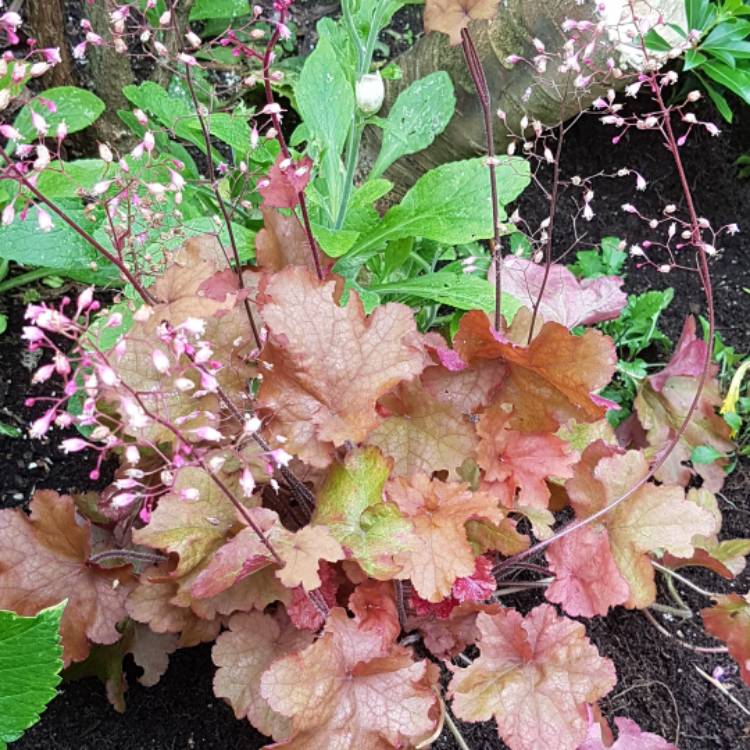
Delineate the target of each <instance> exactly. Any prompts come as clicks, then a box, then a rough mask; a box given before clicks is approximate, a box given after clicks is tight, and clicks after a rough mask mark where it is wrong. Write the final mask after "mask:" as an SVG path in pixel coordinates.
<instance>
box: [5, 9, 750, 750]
mask: <svg viewBox="0 0 750 750" xmlns="http://www.w3.org/2000/svg"><path fill="white" fill-rule="evenodd" d="M409 12H410V13H413V9H409ZM408 20H411V19H408ZM398 23H401V24H403V23H404V22H403V21H402V20H401V19H399V21H398V22H397V24H398ZM396 28H397V30H398V32H399V33H400V34H403V33H404V30H405V29H408V28H414V27H413V26H408V25H407V26H404V25H401V26H399V25H396ZM384 41H385V42H386V43H389V41H390V42H393V38H391V39H390V40H389V39H387V38H384ZM738 109H739V108H738ZM724 129H725V133H724V134H723V135H722V137H721V138H711V137H709V136H708V135H705V134H703V133H695V134H694V135H693V136H692V137H691V139H690V140H689V141H688V143H687V145H686V146H685V148H684V158H685V165H686V169H687V171H688V174H689V178H690V181H691V184H692V185H694V186H695V188H696V199H697V203H698V210H699V212H700V213H701V214H702V215H704V216H706V217H708V218H710V220H711V222H712V223H713V225H714V226H720V225H722V224H726V223H729V222H734V221H736V222H738V223H739V224H740V226H741V227H742V228H745V227H743V224H745V223H747V224H748V225H749V227H750V221H748V220H749V219H750V181H746V182H739V181H737V179H736V168H735V166H734V161H735V160H736V158H737V157H738V156H739V154H740V153H742V152H743V151H750V110H747V109H746V110H745V111H744V112H742V114H741V116H740V117H739V118H738V119H737V121H736V122H735V124H734V125H733V126H732V127H731V128H729V127H726V126H724ZM611 135H612V133H611V131H609V130H608V129H606V128H605V127H603V126H602V125H600V124H599V122H598V120H596V119H595V118H593V117H584V118H582V119H581V120H580V122H579V123H578V124H577V125H576V126H575V128H573V129H572V130H571V131H570V133H569V135H568V137H567V142H566V146H565V149H564V152H563V153H564V156H563V165H562V166H563V172H564V174H566V175H568V176H571V175H574V174H580V175H582V176H583V175H586V174H592V173H596V172H597V171H599V170H600V169H606V170H608V171H611V170H612V168H613V167H614V168H617V167H619V166H627V167H629V168H633V169H637V170H638V171H639V172H641V173H642V174H643V175H644V177H645V178H646V179H647V180H648V181H649V187H648V189H647V190H646V191H645V192H644V193H638V194H635V193H634V190H633V180H632V178H631V179H620V180H606V181H600V182H599V183H598V185H596V186H595V188H596V193H597V196H596V200H595V203H594V207H595V210H596V216H595V218H594V220H593V221H592V222H591V223H590V224H587V225H586V227H585V229H586V231H587V237H586V239H587V241H588V242H589V244H594V243H595V242H596V241H597V240H598V239H599V238H601V237H602V236H605V235H617V236H619V237H622V238H623V239H626V240H627V241H628V243H633V242H639V241H641V240H642V239H644V238H645V237H646V236H647V234H646V233H645V232H644V228H643V227H642V225H641V224H639V223H638V222H637V221H636V220H634V219H633V217H631V216H628V215H626V214H623V213H622V212H621V211H620V210H619V207H620V205H621V204H623V203H626V202H631V203H635V204H636V205H638V207H639V208H640V209H641V210H642V211H643V213H646V214H649V215H654V216H656V215H659V213H660V211H661V209H662V208H663V206H664V205H665V204H667V203H676V204H678V205H679V204H680V199H679V196H680V191H679V189H678V185H677V182H676V179H675V177H674V172H673V169H672V164H671V160H670V156H669V154H668V153H667V151H666V150H665V149H663V148H662V147H661V146H660V145H659V144H658V143H656V142H655V141H654V139H653V138H650V137H648V136H646V135H644V134H642V133H637V132H635V133H633V134H632V135H631V136H629V137H627V138H626V139H624V140H623V141H622V142H621V144H620V145H619V146H617V147H615V146H613V145H612V144H611V141H610V138H611ZM565 205H566V204H565V202H563V204H562V207H561V212H560V213H561V216H563V215H565V213H566V211H565ZM521 208H522V213H523V215H524V216H525V217H526V218H527V219H529V220H531V219H534V220H535V221H536V222H538V221H539V220H541V218H542V217H543V213H542V212H543V211H544V210H545V209H544V207H543V206H542V204H541V202H539V201H538V200H536V199H535V198H534V197H533V196H529V197H527V198H525V200H524V202H523V204H522V207H521ZM748 232H750V228H748ZM572 239H573V235H572V229H571V227H570V226H566V225H565V222H564V220H561V221H560V222H559V223H558V230H557V233H556V237H555V247H556V252H557V253H560V252H562V251H563V250H564V249H565V248H567V247H568V246H569V245H570V243H571V242H572ZM721 244H722V245H723V249H722V250H721V251H720V253H719V255H718V257H716V258H715V259H714V260H713V261H712V263H711V269H712V276H713V280H714V292H715V297H716V305H717V311H716V317H717V327H718V330H719V331H720V332H721V334H722V335H723V336H724V338H725V339H726V340H727V341H728V342H729V343H731V344H733V345H734V346H735V347H736V348H737V349H738V350H739V351H750V329H748V326H747V322H746V321H747V320H748V318H749V317H750V295H749V294H747V293H746V292H745V291H744V289H745V288H750V264H749V263H748V253H750V234H739V235H737V236H736V237H734V238H727V239H726V241H724V242H722V243H721ZM667 285H670V286H673V287H674V288H675V290H676V295H675V302H674V303H673V305H672V307H671V309H670V311H669V312H668V314H667V315H666V316H665V319H664V325H663V326H662V327H663V329H664V330H665V331H666V332H667V333H669V335H670V336H672V337H676V336H677V335H678V334H679V330H680V328H681V325H682V321H683V320H684V316H685V315H686V314H688V313H700V312H701V311H702V310H703V306H702V296H701V290H700V287H699V285H698V283H697V278H696V277H695V275H693V274H688V273H671V274H669V275H663V274H657V273H654V272H651V271H636V270H635V269H633V268H631V269H630V272H629V275H628V282H627V286H628V289H629V290H630V291H643V290H644V289H647V288H661V287H664V286H667ZM0 310H2V311H4V312H8V313H9V316H10V325H9V330H8V332H7V333H6V334H5V335H3V336H2V337H1V338H0V403H1V404H2V407H1V408H2V413H0V420H2V421H4V422H6V423H10V424H16V425H26V424H28V421H29V419H30V414H29V411H28V410H27V409H25V408H24V406H23V401H24V399H25V398H26V396H27V394H28V392H29V391H30V388H29V378H30V369H33V368H30V367H29V365H28V364H27V359H26V355H25V354H23V348H22V347H21V346H20V345H19V342H18V338H17V336H18V334H19V333H20V328H21V325H22V305H21V303H20V300H19V299H18V298H16V297H12V296H10V297H9V296H6V297H4V298H0ZM59 437H60V436H59V433H58V434H56V435H54V437H53V439H52V440H51V441H49V442H40V441H30V440H28V439H26V438H19V439H4V438H0V456H1V457H2V461H3V467H4V471H3V472H1V473H0V506H12V505H17V504H20V503H22V502H24V501H25V500H27V499H28V498H29V496H30V495H31V494H32V493H33V491H34V489H35V488H39V487H51V488H54V489H57V490H60V491H73V490H80V489H85V488H88V487H90V486H91V482H90V481H89V479H88V472H89V471H90V469H91V463H90V461H88V460H87V459H86V458H84V457H80V456H76V457H75V458H72V457H68V458H66V459H65V460H62V459H61V456H60V454H59V453H58V451H57V450H56V448H55V445H56V444H57V443H58V442H59ZM749 491H750V466H749V465H747V464H745V465H741V466H740V467H739V468H738V469H737V471H736V472H735V473H734V474H733V475H732V476H731V477H730V478H729V480H728V482H727V485H726V488H725V491H724V493H723V495H722V496H721V508H722V512H723V513H724V536H726V537H742V536H748V535H750V500H748V494H750V492H749ZM690 575H691V576H695V580H697V581H700V582H701V583H702V585H704V586H706V587H708V588H711V589H719V590H723V591H731V590H736V591H738V592H745V591H747V590H748V584H749V582H750V576H748V575H747V574H745V575H743V576H741V577H740V579H739V580H738V581H735V582H732V583H727V582H724V581H717V580H716V578H715V577H714V576H712V575H710V574H706V575H701V574H695V573H694V572H691V573H690ZM678 588H679V589H680V592H681V593H682V594H683V595H684V596H685V597H686V598H687V599H688V601H689V603H690V604H691V605H692V606H694V607H695V608H696V609H697V608H698V607H699V606H701V604H702V603H701V602H700V601H698V600H697V599H694V598H692V597H691V595H690V593H689V592H688V591H687V590H685V589H684V588H683V587H678ZM535 603H537V602H536V601H534V600H533V599H532V598H530V597H525V598H524V599H523V600H520V599H519V601H518V602H516V604H517V606H519V607H520V608H522V609H524V610H526V609H528V608H529V607H530V606H533V604H535ZM696 619H697V618H696ZM661 621H662V623H663V624H664V625H665V627H667V628H668V629H669V630H670V631H671V632H674V633H679V635H680V636H681V637H682V638H684V639H685V640H687V641H689V642H692V643H695V644H701V645H714V642H713V641H711V640H710V639H708V638H707V637H706V636H705V634H703V633H702V632H701V629H700V623H699V622H696V621H689V622H687V623H677V622H669V621H668V620H666V619H662V620H661ZM587 625H588V629H589V633H590V635H591V638H592V640H593V641H594V642H595V643H596V644H597V646H598V647H599V649H600V650H601V651H602V652H603V653H604V654H606V655H607V656H609V657H611V658H612V659H613V660H614V662H615V664H616V665H617V670H618V675H619V682H618V686H617V688H616V690H615V692H614V693H613V694H612V695H611V696H609V697H608V698H607V699H605V700H604V701H603V703H602V708H603V710H604V712H605V714H606V715H607V716H608V717H609V718H610V719H611V718H612V717H614V716H621V715H625V716H628V717H630V718H632V719H634V720H635V721H637V722H638V723H639V724H640V725H641V726H642V727H643V728H644V729H647V730H650V731H654V732H658V733H660V734H662V735H663V736H664V737H666V738H667V739H669V740H670V741H673V742H676V743H677V744H678V745H679V747H680V748H681V749H682V750H741V749H742V748H750V717H749V716H747V715H745V714H743V713H742V711H741V710H740V709H739V708H737V707H736V706H735V705H733V704H732V703H731V702H730V701H729V700H728V699H727V698H726V697H725V696H724V695H722V694H721V693H720V692H719V691H718V690H717V689H716V688H715V687H713V686H711V685H710V684H708V683H707V682H706V681H705V680H704V679H702V678H701V677H700V675H699V674H698V673H697V671H696V669H695V667H696V666H697V667H700V668H701V669H703V670H704V671H705V672H707V673H709V674H710V673H712V671H713V670H714V669H715V668H716V667H718V666H720V667H723V668H724V669H725V671H726V675H727V682H726V684H727V686H729V687H730V688H731V690H732V694H733V695H735V696H736V697H737V698H738V699H739V700H740V701H742V702H743V703H744V704H745V705H746V706H748V707H750V690H748V689H747V688H744V687H741V686H740V682H739V678H738V675H737V668H736V666H735V665H734V664H733V662H732V660H731V659H729V658H728V657H727V656H726V655H723V654H718V655H704V654H698V653H694V652H692V651H689V650H685V649H684V648H682V647H681V646H680V645H678V644H677V643H676V642H675V641H674V640H670V639H668V638H666V637H665V636H663V635H662V634H660V633H659V632H657V631H656V630H655V629H654V628H653V627H652V626H651V625H650V624H649V623H648V622H647V621H646V620H645V618H644V617H643V616H642V615H641V614H640V613H638V612H630V611H626V610H623V609H617V610H616V611H615V612H613V613H612V614H610V616H608V617H606V618H595V619H594V620H591V621H587ZM213 671H214V668H213V666H212V664H211V659H210V648H209V647H208V646H201V647H198V648H194V649H189V650H183V651H181V652H178V653H177V654H175V655H174V656H173V657H172V658H171V664H170V668H169V670H168V672H167V673H166V675H165V676H164V678H163V679H162V680H161V682H160V683H159V684H158V685H157V686H156V687H153V688H149V689H145V688H143V687H141V686H140V685H139V684H138V683H137V682H136V681H135V679H134V675H135V672H136V670H135V668H132V666H131V667H130V668H129V672H130V673H131V674H130V677H131V679H130V689H129V691H128V693H127V696H126V697H127V700H128V710H127V712H126V713H125V714H124V715H118V714H117V713H115V712H114V710H113V709H112V708H111V707H110V706H109V704H108V703H107V700H106V697H105V694H104V688H103V687H102V686H101V685H100V684H99V683H98V682H96V681H94V680H92V679H87V680H83V681H81V682H77V683H70V684H64V685H63V686H62V688H61V693H60V696H59V697H58V698H57V699H56V700H55V701H54V702H53V703H52V705H51V706H50V708H49V710H48V711H47V712H46V713H45V714H44V716H43V718H42V720H41V722H40V723H39V724H37V725H36V726H35V727H34V728H32V729H31V730H30V731H29V732H28V733H27V734H26V736H25V737H24V738H23V739H22V740H20V741H19V742H18V743H16V744H15V745H14V747H16V748H18V750H87V749H88V748H92V749H93V748H97V750H99V749H101V750H108V749H109V748H112V749H113V750H114V749H115V748H116V749H117V750H139V749H140V748H158V749H159V750H167V749H170V748H175V749H179V750H181V749H183V748H201V749H204V750H219V749H221V750H225V749H226V750H230V749H232V748H237V749H243V750H245V749H246V750H255V748H259V747H261V746H262V745H263V744H264V740H263V738H261V737H260V736H259V735H258V734H257V733H256V732H255V731H254V730H253V729H252V727H250V726H249V725H248V724H247V723H246V722H238V721H236V720H235V719H234V717H233V715H232V712H231V710H230V709H229V708H228V707H227V706H225V705H224V704H223V703H222V702H221V701H218V700H216V699H215V698H214V696H213V693H212V687H211V680H212V676H213ZM461 731H462V732H463V734H464V737H465V738H466V741H467V743H468V745H469V746H470V747H471V748H473V750H480V749H483V748H486V749H488V750H489V748H502V747H503V745H502V743H501V742H500V741H499V740H498V739H497V734H496V731H495V729H494V727H493V726H492V725H490V724H487V725H462V727H461ZM435 747H436V748H438V749H439V750H455V748H456V747H457V745H456V743H455V741H454V740H453V739H452V738H451V737H450V735H449V734H448V733H447V732H445V733H444V735H443V737H441V739H440V740H439V741H438V742H437V743H436V744H435ZM353 750H354V749H353Z"/></svg>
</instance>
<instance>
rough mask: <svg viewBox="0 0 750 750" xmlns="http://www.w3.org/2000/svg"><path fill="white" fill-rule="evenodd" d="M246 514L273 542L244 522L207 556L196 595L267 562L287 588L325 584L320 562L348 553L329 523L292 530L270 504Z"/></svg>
mask: <svg viewBox="0 0 750 750" xmlns="http://www.w3.org/2000/svg"><path fill="white" fill-rule="evenodd" d="M247 513H248V516H249V517H250V518H252V520H253V522H254V523H255V526H256V528H257V529H258V531H260V532H261V533H262V534H263V537H264V538H265V539H266V541H267V542H268V545H270V547H269V546H267V545H266V543H264V541H263V539H261V536H260V534H258V532H257V531H256V529H254V528H252V527H251V526H245V527H244V528H242V529H241V530H240V531H239V532H238V533H237V534H235V536H233V537H232V538H231V539H230V540H229V541H227V542H226V544H224V545H223V546H221V547H219V548H218V549H217V550H216V552H215V553H214V554H213V555H212V556H211V558H210V559H209V560H208V563H207V565H206V566H205V567H204V568H203V569H202V570H201V572H200V574H199V575H198V576H197V577H196V579H195V582H194V583H193V585H192V589H191V591H192V593H193V594H194V595H195V596H197V597H199V598H204V597H210V596H215V595H216V594H219V593H221V592H222V591H224V590H226V589H227V588H229V587H230V586H231V585H233V584H234V583H236V582H237V581H241V580H242V579H243V578H245V577H246V576H248V575H250V574H251V573H254V572H256V571H258V570H261V569H262V568H265V567H266V566H268V565H273V566H275V567H276V568H277V570H276V576H277V577H278V579H279V580H280V581H281V583H282V584H283V585H284V586H286V587H287V588H290V589H291V588H295V587H296V586H302V587H303V588H304V589H305V591H312V590H313V589H317V588H318V587H319V586H320V583H321V582H320V576H319V575H318V563H319V561H320V560H328V561H329V562H337V561H338V560H341V559H343V557H344V552H343V550H342V549H341V545H340V544H339V543H338V542H337V541H336V540H335V539H334V538H333V537H332V536H331V534H330V532H329V530H328V529H327V528H326V527H325V526H313V525H309V526H303V527H302V528H301V529H299V530H297V531H294V532H292V531H289V530H287V529H286V528H284V526H282V525H281V523H280V521H279V516H278V514H277V513H276V512H275V511H272V510H269V509H268V508H250V509H248V511H247ZM242 522H243V523H244V519H242ZM152 523H153V521H152ZM272 550H273V551H272ZM274 553H275V555H274Z"/></svg>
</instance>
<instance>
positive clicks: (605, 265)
mask: <svg viewBox="0 0 750 750" xmlns="http://www.w3.org/2000/svg"><path fill="white" fill-rule="evenodd" d="M627 257H628V254H627V253H626V252H625V251H624V250H621V249H620V240H619V239H618V238H617V237H605V238H604V239H603V240H602V243H601V248H594V249H593V250H579V251H578V252H577V253H576V262H575V263H571V265H570V266H569V268H570V270H571V271H572V272H573V273H574V274H575V275H576V276H578V277H579V278H583V279H596V278H598V277H600V276H620V275H621V274H622V269H623V266H624V265H625V261H626V260H627Z"/></svg>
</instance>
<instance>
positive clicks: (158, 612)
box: [125, 566, 221, 648]
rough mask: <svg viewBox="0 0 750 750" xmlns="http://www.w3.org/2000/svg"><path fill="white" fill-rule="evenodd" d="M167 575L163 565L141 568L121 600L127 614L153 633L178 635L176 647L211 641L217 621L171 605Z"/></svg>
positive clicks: (171, 588) (173, 584)
mask: <svg viewBox="0 0 750 750" xmlns="http://www.w3.org/2000/svg"><path fill="white" fill-rule="evenodd" d="M168 576H169V569H168V568H167V567H166V566H160V567H154V568H148V569H146V570H145V571H143V572H142V573H141V575H140V580H139V582H138V585H137V586H136V587H135V588H134V589H133V591H132V592H131V593H130V596H129V597H128V599H127V601H126V603H125V607H126V609H127V613H128V615H129V616H130V617H131V618H133V620H135V621H136V622H138V623H143V624H145V625H148V627H149V629H150V630H152V631H153V632H154V633H160V634H179V636H180V639H179V642H178V646H179V647H180V648H187V647H189V646H196V645H197V644H199V643H204V642H206V641H212V640H213V639H214V638H215V637H216V635H217V634H218V632H219V629H220V627H221V623H220V622H219V621H218V620H208V619H202V618H200V617H198V616H197V615H196V614H195V613H194V612H193V611H192V610H191V609H190V608H189V607H186V606H178V605H177V604H175V603H174V601H173V600H174V598H175V596H176V594H177V583H176V582H175V581H173V580H171V579H170V578H169V577H168Z"/></svg>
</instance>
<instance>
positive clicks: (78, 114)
mask: <svg viewBox="0 0 750 750" xmlns="http://www.w3.org/2000/svg"><path fill="white" fill-rule="evenodd" d="M43 101H45V102H52V103H53V104H54V105H55V111H54V112H50V110H49V109H48V107H47V106H45V104H43V103H42V102H43ZM31 110H33V111H34V112H36V113H37V114H39V115H41V116H42V117H44V119H45V120H46V121H47V125H48V126H49V132H50V134H52V135H54V133H55V130H56V129H57V126H58V125H59V124H60V123H62V122H64V123H65V125H66V126H67V128H68V133H77V132H78V131H79V130H83V129H84V128H87V127H88V126H89V125H91V124H92V123H94V122H96V121H97V120H98V119H99V116H100V115H101V114H102V112H104V102H103V101H102V100H101V99H100V98H99V97H98V96H96V94H92V93H91V92H90V91H86V89H79V88H77V87H76V86H58V87H57V88H53V89H47V90H46V91H44V92H43V93H41V94H40V95H39V96H36V97H34V98H33V99H32V100H31V101H30V102H29V103H28V104H27V105H26V106H25V107H24V108H23V109H22V110H21V111H20V112H19V114H18V117H16V121H15V122H14V123H13V125H14V127H15V128H16V130H18V131H19V132H20V133H21V135H22V136H23V137H24V140H26V141H31V140H34V139H35V137H36V130H35V129H34V126H33V125H32V123H31Z"/></svg>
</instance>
